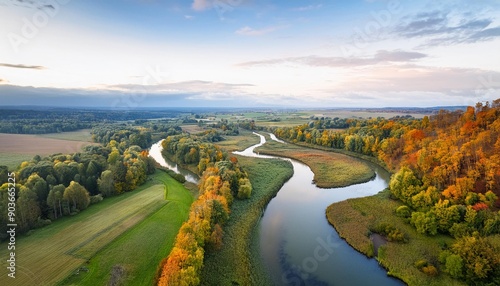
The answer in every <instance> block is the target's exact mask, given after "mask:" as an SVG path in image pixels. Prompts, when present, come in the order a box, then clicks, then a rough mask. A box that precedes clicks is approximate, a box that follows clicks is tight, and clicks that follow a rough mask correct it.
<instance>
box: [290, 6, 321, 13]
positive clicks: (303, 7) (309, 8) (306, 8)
mask: <svg viewBox="0 0 500 286" xmlns="http://www.w3.org/2000/svg"><path fill="white" fill-rule="evenodd" d="M321 7H323V5H322V4H316V5H308V6H301V7H296V8H292V11H297V12H303V11H310V10H317V9H320V8H321Z"/></svg>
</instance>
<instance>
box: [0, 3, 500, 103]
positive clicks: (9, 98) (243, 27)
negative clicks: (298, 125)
mask: <svg viewBox="0 0 500 286" xmlns="http://www.w3.org/2000/svg"><path fill="white" fill-rule="evenodd" d="M435 2H437V1H404V0H390V1H379V0H364V1H363V0H355V1H319V0H318V1H316V0H304V1H299V0H290V1H270V0H268V1H264V0H191V1H187V0H184V1H181V0H171V1H161V0H112V1H90V0H89V1H78V0H40V1H35V0H22V1H20V0H0V51H1V53H0V100H1V103H0V105H56V106H62V105H67V106H100V107H121V108H135V107H148V106H155V107H158V106H166V107H171V106H225V107H228V106H229V107H230V106H234V107H247V106H276V107H280V106H282V107H351V106H365V107H385V106H436V105H471V104H474V103H475V102H478V101H486V100H493V99H496V98H499V97H500V57H499V56H498V52H497V51H499V50H500V3H499V2H498V1H484V0H478V1H439V3H435Z"/></svg>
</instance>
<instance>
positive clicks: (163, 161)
mask: <svg viewBox="0 0 500 286" xmlns="http://www.w3.org/2000/svg"><path fill="white" fill-rule="evenodd" d="M162 142H163V140H161V141H158V142H156V143H155V144H153V145H151V148H150V149H149V156H151V157H152V158H153V159H155V161H156V162H158V164H160V165H161V166H162V167H166V168H169V169H170V170H173V171H174V172H176V173H177V174H181V175H183V176H184V177H185V178H186V181H188V182H191V183H195V184H198V179H199V177H198V175H196V174H195V173H193V172H190V171H188V170H186V169H182V168H179V167H178V166H177V164H176V163H174V162H172V161H170V160H168V159H167V158H165V157H163V155H162V154H161V150H163V147H162V146H161V143H162Z"/></svg>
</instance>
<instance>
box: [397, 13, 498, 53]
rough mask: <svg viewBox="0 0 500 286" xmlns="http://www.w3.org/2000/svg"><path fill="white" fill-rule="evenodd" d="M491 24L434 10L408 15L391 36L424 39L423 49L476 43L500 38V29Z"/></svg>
mask: <svg viewBox="0 0 500 286" xmlns="http://www.w3.org/2000/svg"><path fill="white" fill-rule="evenodd" d="M492 23H493V20H492V19H490V18H484V17H483V18H473V17H471V16H470V15H452V14H451V13H443V12H439V11H433V12H426V13H419V14H415V15H409V16H406V17H405V18H403V20H402V22H401V23H399V24H398V25H397V26H396V27H395V28H394V29H393V31H392V33H393V34H395V35H397V36H399V37H402V38H424V39H426V40H427V41H426V43H425V44H424V45H422V46H423V47H425V46H436V45H453V44H459V43H474V42H479V41H488V40H491V39H493V38H495V37H499V36H500V27H490V26H491V25H492Z"/></svg>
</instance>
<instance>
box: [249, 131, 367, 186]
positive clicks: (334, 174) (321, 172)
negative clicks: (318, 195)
mask: <svg viewBox="0 0 500 286" xmlns="http://www.w3.org/2000/svg"><path fill="white" fill-rule="evenodd" d="M256 152H259V153H261V154H267V155H274V156H280V157H288V158H292V159H295V160H297V161H300V162H302V163H304V164H306V165H308V166H309V167H310V168H311V170H312V171H313V173H314V182H315V183H316V185H317V186H318V187H320V188H336V187H345V186H349V185H353V184H359V183H364V182H367V181H369V180H371V179H373V178H374V177H375V172H374V171H373V170H372V169H371V168H370V167H369V166H368V165H367V164H365V163H364V162H362V161H360V160H358V159H356V158H352V157H350V156H347V155H344V154H339V153H334V152H327V151H323V150H318V149H311V148H306V147H303V146H298V145H295V144H290V143H289V144H281V143H278V142H275V141H269V140H268V141H267V142H266V144H264V145H263V146H262V147H259V148H257V149H256Z"/></svg>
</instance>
